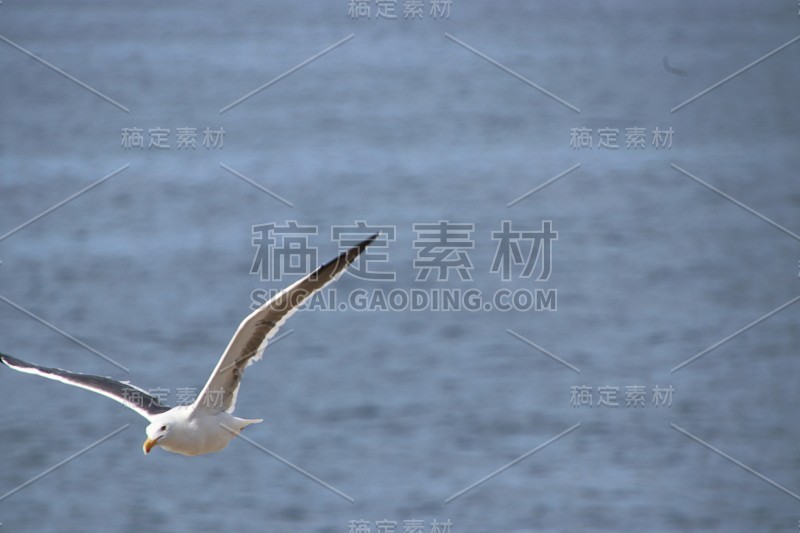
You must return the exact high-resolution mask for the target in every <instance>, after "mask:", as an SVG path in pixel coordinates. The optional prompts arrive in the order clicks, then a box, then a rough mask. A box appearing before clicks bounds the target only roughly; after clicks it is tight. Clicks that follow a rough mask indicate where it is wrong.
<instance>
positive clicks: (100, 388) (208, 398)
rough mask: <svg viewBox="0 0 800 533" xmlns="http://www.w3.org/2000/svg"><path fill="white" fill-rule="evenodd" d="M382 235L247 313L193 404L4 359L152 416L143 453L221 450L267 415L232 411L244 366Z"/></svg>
mask: <svg viewBox="0 0 800 533" xmlns="http://www.w3.org/2000/svg"><path fill="white" fill-rule="evenodd" d="M378 235H379V234H378V233H376V234H375V235H373V236H371V237H370V238H369V239H366V240H365V241H363V242H361V243H360V244H359V245H357V246H354V247H353V248H350V249H349V250H347V251H346V252H344V253H342V254H341V255H339V256H338V257H336V258H335V259H333V260H331V261H329V262H328V263H326V264H324V265H322V266H321V267H319V268H318V269H317V270H315V271H314V272H312V273H310V274H308V275H307V276H306V277H304V278H303V279H301V280H299V281H297V282H295V283H293V284H292V285H289V286H288V287H287V288H285V289H284V290H282V291H281V292H279V293H278V294H277V295H275V296H274V297H273V298H271V299H270V300H269V301H267V302H266V303H265V304H264V305H262V306H261V307H259V308H258V309H256V310H255V311H253V313H251V314H250V315H249V316H248V317H247V318H245V319H244V320H243V321H242V323H241V324H239V327H238V328H237V330H236V333H234V335H233V338H232V339H231V341H230V343H228V347H227V348H226V349H225V352H224V353H223V354H222V357H220V359H219V362H218V363H217V366H216V367H214V371H213V372H212V373H211V377H209V378H208V382H207V383H206V384H205V386H204V387H203V390H201V391H200V394H199V395H198V397H197V398H196V400H195V401H194V403H192V404H191V405H186V406H177V407H173V408H169V407H167V406H165V405H163V404H162V403H161V402H159V400H158V398H155V397H154V396H151V395H150V394H148V393H147V392H146V391H144V390H142V389H140V388H138V387H136V386H134V385H131V384H130V383H128V382H124V381H117V380H115V379H111V378H108V377H102V376H92V375H89V374H79V373H77V372H68V371H66V370H61V369H59V368H48V367H44V366H39V365H34V364H31V363H26V362H25V361H21V360H19V359H17V358H15V357H11V356H10V355H5V354H2V353H0V361H1V362H2V363H4V364H5V365H6V366H8V367H9V368H13V369H14V370H17V371H19V372H25V373H27V374H35V375H37V376H41V377H44V378H48V379H53V380H56V381H60V382H62V383H66V384H67V385H73V386H75V387H80V388H83V389H87V390H90V391H92V392H96V393H98V394H102V395H103V396H106V397H108V398H111V399H112V400H115V401H117V402H119V403H121V404H122V405H124V406H126V407H128V408H130V409H133V410H134V411H136V412H137V413H138V414H140V415H141V416H143V417H144V418H146V419H147V420H148V422H149V425H148V426H147V429H146V430H145V432H146V433H147V440H145V441H144V444H143V445H142V450H143V451H144V453H145V455H147V454H149V453H150V450H152V449H153V447H154V446H160V447H161V448H163V449H164V450H167V451H169V452H174V453H180V454H183V455H202V454H206V453H212V452H217V451H220V450H222V449H223V448H225V447H226V446H227V445H228V443H229V442H230V441H231V440H232V439H233V438H234V437H235V436H237V435H239V433H240V432H241V431H242V430H243V429H244V428H246V427H247V426H249V425H250V424H256V423H258V422H262V421H263V420H261V419H247V418H239V417H236V416H233V410H234V408H235V407H236V397H237V395H238V393H239V386H240V385H241V380H242V374H243V373H244V369H245V368H246V367H247V366H249V365H250V364H251V363H253V362H255V361H258V360H259V359H261V356H262V355H263V353H264V349H265V348H266V347H267V343H268V342H269V340H270V339H271V338H272V337H273V336H274V335H275V334H276V333H277V331H278V328H280V327H281V325H283V323H284V322H285V321H286V319H287V318H289V316H291V314H292V313H294V312H295V311H296V310H297V308H298V307H299V306H300V305H301V304H302V303H303V302H304V301H305V300H306V299H307V298H308V297H309V296H311V295H312V294H314V293H315V292H316V291H318V290H320V289H322V288H323V287H325V286H326V285H328V284H329V283H331V282H333V281H334V280H335V279H336V278H337V277H338V276H339V275H341V274H342V273H343V272H344V270H345V269H346V268H347V267H348V266H349V265H350V264H351V263H352V262H353V261H355V259H356V258H357V257H358V256H359V254H361V252H363V251H364V249H365V248H366V247H367V246H369V245H370V244H372V242H373V241H374V240H375V239H376V238H377V237H378Z"/></svg>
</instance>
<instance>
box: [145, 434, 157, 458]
mask: <svg viewBox="0 0 800 533" xmlns="http://www.w3.org/2000/svg"><path fill="white" fill-rule="evenodd" d="M156 444H158V439H151V438H149V437H148V438H147V440H146V441H144V444H143V445H142V451H144V454H145V455H147V454H148V453H150V450H152V449H153V446H155V445H156Z"/></svg>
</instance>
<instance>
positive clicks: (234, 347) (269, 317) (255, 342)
mask: <svg viewBox="0 0 800 533" xmlns="http://www.w3.org/2000/svg"><path fill="white" fill-rule="evenodd" d="M378 235H379V234H378V233H376V234H375V235H373V236H372V237H370V238H369V239H367V240H365V241H363V242H361V243H360V244H359V245H358V246H354V247H353V248H350V249H349V250H347V251H346V252H344V253H342V254H341V255H339V257H337V258H336V259H333V260H331V261H329V262H328V263H326V264H324V265H322V266H321V267H319V268H318V269H317V270H315V271H314V272H312V273H311V274H309V275H307V276H306V277H305V278H303V279H301V280H300V281H297V282H295V283H293V284H292V285H290V286H289V287H287V288H286V289H284V290H282V291H281V292H279V293H278V294H277V295H275V297H273V298H272V299H270V300H269V301H268V302H267V303H265V304H264V305H262V306H261V307H259V308H258V309H256V310H255V311H253V313H251V314H250V315H249V316H248V317H247V318H245V319H244V321H242V323H241V324H239V328H238V329H237V330H236V333H234V335H233V338H232V339H231V341H230V343H229V344H228V347H227V348H226V349H225V353H223V354H222V357H221V358H220V360H219V362H218V363H217V366H216V367H215V368H214V371H213V372H212V373H211V377H210V378H209V379H208V382H207V383H206V384H205V386H204V387H203V390H202V391H200V394H199V395H198V397H197V400H196V401H195V403H194V405H193V408H194V409H202V410H205V411H212V412H221V411H227V412H229V413H230V412H233V409H234V407H235V406H236V395H237V394H238V392H239V385H240V384H241V379H242V374H243V373H244V369H245V367H247V366H248V365H249V364H250V363H252V362H254V361H258V360H259V359H261V355H262V354H263V353H264V349H265V348H266V347H267V342H268V341H269V339H270V338H272V337H273V336H274V335H275V334H276V333H277V332H278V328H280V327H281V325H282V324H283V323H284V322H285V321H286V319H287V318H289V316H291V314H292V313H293V312H294V311H296V310H297V308H298V307H299V306H300V305H301V304H302V303H303V302H304V301H305V300H306V298H308V297H309V296H311V295H312V294H314V293H315V292H316V291H318V290H320V289H322V288H323V287H325V285H327V284H328V283H331V282H332V281H334V280H335V279H336V278H337V277H338V276H339V275H340V274H341V273H342V272H344V270H345V269H346V268H347V266H348V265H350V263H352V262H353V261H355V259H356V257H358V255H359V254H360V253H361V252H363V251H364V249H365V248H366V247H367V246H369V245H370V244H372V242H373V241H374V240H375V239H376V238H377V237H378Z"/></svg>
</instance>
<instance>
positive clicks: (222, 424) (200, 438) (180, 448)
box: [159, 413, 240, 455]
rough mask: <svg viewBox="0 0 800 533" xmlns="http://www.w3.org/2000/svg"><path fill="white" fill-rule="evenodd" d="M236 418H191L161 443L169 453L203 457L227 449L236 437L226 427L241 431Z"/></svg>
mask: <svg viewBox="0 0 800 533" xmlns="http://www.w3.org/2000/svg"><path fill="white" fill-rule="evenodd" d="M235 420H236V418H235V417H234V416H231V415H230V414H228V413H219V414H217V415H213V416H201V417H196V418H195V417H191V418H188V419H186V420H185V421H183V423H181V424H178V425H176V427H173V428H172V430H171V431H170V438H169V439H164V441H163V442H159V445H160V446H161V447H162V448H164V449H165V450H167V451H170V452H174V453H180V454H183V455H202V454H204V453H212V452H218V451H220V450H222V449H223V448H225V447H226V446H227V445H228V443H229V442H230V441H231V439H233V438H234V437H235V436H236V435H234V434H233V433H232V432H231V431H229V430H227V429H226V427H228V428H231V429H234V430H237V431H238V430H239V429H240V428H239V425H238V424H235Z"/></svg>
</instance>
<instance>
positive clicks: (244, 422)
mask: <svg viewBox="0 0 800 533" xmlns="http://www.w3.org/2000/svg"><path fill="white" fill-rule="evenodd" d="M263 421H264V420H263V419H262V418H237V419H236V422H238V423H239V431H241V430H243V429H244V428H246V427H247V426H249V425H250V424H258V423H259V422H263Z"/></svg>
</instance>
